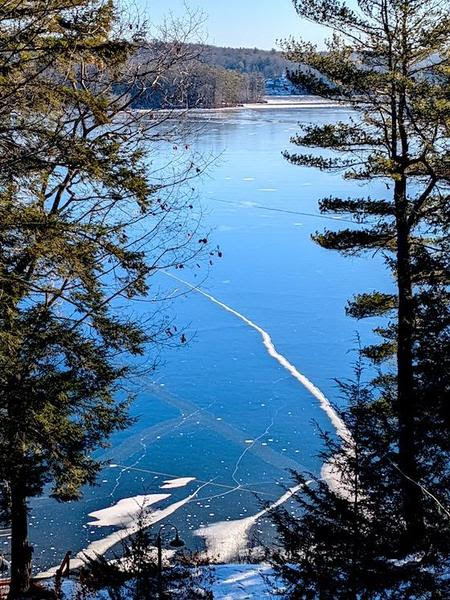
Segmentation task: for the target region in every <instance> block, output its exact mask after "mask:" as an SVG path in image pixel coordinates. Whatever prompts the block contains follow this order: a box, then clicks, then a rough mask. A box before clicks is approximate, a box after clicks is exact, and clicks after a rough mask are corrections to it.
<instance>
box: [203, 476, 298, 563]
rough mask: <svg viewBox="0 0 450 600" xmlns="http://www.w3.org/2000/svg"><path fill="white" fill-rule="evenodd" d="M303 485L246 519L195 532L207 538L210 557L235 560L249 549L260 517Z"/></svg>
mask: <svg viewBox="0 0 450 600" xmlns="http://www.w3.org/2000/svg"><path fill="white" fill-rule="evenodd" d="M302 487H303V486H302V485H298V486H296V487H294V488H292V489H290V490H288V491H287V492H286V493H285V494H283V496H281V498H279V499H278V500H277V501H276V502H274V503H273V504H271V505H270V506H269V507H268V508H265V509H263V510H261V511H259V512H258V513H256V514H255V515H251V516H250V517H246V518H244V519H237V520H236V521H220V522H218V523H213V524H211V525H207V526H206V527H201V528H200V529H197V530H196V531H195V532H194V533H195V535H197V536H199V537H201V538H203V539H204V540H205V544H206V549H207V554H208V556H209V558H210V559H212V560H213V561H216V562H227V561H230V560H233V559H235V558H236V557H238V556H239V555H240V554H242V553H244V552H245V551H246V550H247V544H248V535H249V532H250V529H251V528H252V527H253V526H254V525H255V524H256V522H257V521H258V519H260V518H261V517H263V516H264V515H265V514H267V513H268V512H269V511H270V510H272V509H274V508H277V507H278V506H281V505H282V504H284V503H285V502H287V501H288V500H289V499H290V498H291V497H292V496H293V495H294V494H296V493H297V492H298V491H300V490H301V489H302Z"/></svg>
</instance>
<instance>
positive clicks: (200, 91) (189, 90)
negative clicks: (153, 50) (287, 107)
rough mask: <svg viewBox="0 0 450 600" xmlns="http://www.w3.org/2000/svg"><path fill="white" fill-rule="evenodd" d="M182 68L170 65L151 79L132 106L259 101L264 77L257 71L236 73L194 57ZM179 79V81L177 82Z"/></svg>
mask: <svg viewBox="0 0 450 600" xmlns="http://www.w3.org/2000/svg"><path fill="white" fill-rule="evenodd" d="M183 69H184V72H183V73H181V72H180V70H179V69H173V70H171V71H170V72H168V73H166V74H165V76H164V78H161V79H160V80H159V81H158V82H157V84H156V85H155V84H154V81H153V79H152V80H151V81H150V82H149V84H150V85H146V87H145V90H144V92H143V93H141V94H139V95H138V96H137V97H136V99H135V101H134V102H133V108H140V109H144V108H219V107H223V106H237V105H239V104H243V103H246V102H262V101H263V99H264V94H265V80H264V77H263V76H262V75H261V74H260V73H256V72H255V73H240V72H237V71H232V70H229V69H225V68H223V67H216V66H211V65H208V64H205V63H202V62H200V61H199V60H194V61H192V62H191V64H190V65H189V66H188V68H187V72H186V65H183ZM180 81H181V82H182V84H181V85H180Z"/></svg>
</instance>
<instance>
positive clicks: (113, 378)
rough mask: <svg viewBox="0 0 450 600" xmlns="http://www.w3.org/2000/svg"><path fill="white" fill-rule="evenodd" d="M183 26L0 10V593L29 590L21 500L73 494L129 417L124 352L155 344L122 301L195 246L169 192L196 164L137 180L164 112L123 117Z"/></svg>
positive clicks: (23, 0)
mask: <svg viewBox="0 0 450 600" xmlns="http://www.w3.org/2000/svg"><path fill="white" fill-rule="evenodd" d="M192 26H193V23H188V27H187V28H186V29H183V30H179V31H173V32H170V36H169V37H168V38H167V39H162V40H157V41H155V42H150V43H147V42H145V40H144V39H143V37H142V35H143V33H142V31H141V29H140V28H139V27H137V28H136V27H135V25H134V24H133V23H131V24H130V25H128V24H127V23H123V22H121V20H120V19H119V15H118V13H117V11H116V9H115V7H114V5H113V4H112V3H111V2H101V1H97V0H50V1H48V2H45V3H43V2H34V1H28V0H14V2H12V1H11V2H9V1H7V2H4V3H2V6H1V7H0V60H1V65H0V68H1V75H0V150H1V152H0V296H1V306H0V415H1V422H2V428H1V431H0V482H1V487H0V490H1V496H2V497H1V506H2V508H3V509H4V511H6V512H7V514H8V518H9V519H10V522H11V530H12V532H11V564H12V566H11V589H10V594H9V597H10V598H11V599H15V598H19V597H22V596H23V595H24V594H26V593H28V591H29V590H30V585H31V582H30V575H31V552H32V549H31V547H30V545H29V541H28V499H29V498H30V497H33V496H38V495H40V494H42V493H43V492H44V489H45V491H46V493H47V491H48V492H49V493H50V494H51V495H52V496H53V497H55V498H56V499H58V500H60V501H66V500H73V499H77V498H79V497H80V494H81V488H82V486H83V485H85V484H91V483H93V482H94V481H95V478H96V474H97V473H98V471H99V469H100V468H101V466H102V465H101V463H100V462H99V461H97V460H95V459H93V458H92V453H93V451H94V450H95V449H97V448H99V447H103V446H104V445H105V444H106V443H107V439H108V437H109V435H110V434H111V433H112V432H113V431H116V430H118V429H122V428H124V427H126V426H127V424H128V423H129V422H130V420H129V417H128V405H129V402H130V401H131V399H132V398H131V397H130V396H129V394H128V393H127V392H126V389H125V388H124V382H125V380H126V379H127V377H129V376H130V375H131V374H132V372H133V363H135V364H137V362H136V359H133V360H132V358H133V357H139V356H141V357H142V359H141V361H140V364H139V368H140V369H147V368H151V366H152V362H151V360H150V359H149V358H147V354H148V346H149V345H153V346H155V345H158V344H160V343H163V342H164V341H165V340H166V339H167V335H168V334H167V331H168V328H169V327H170V324H169V323H167V322H165V321H164V320H161V319H159V318H158V316H157V312H156V316H155V315H152V314H148V315H145V316H144V317H143V318H142V319H138V318H137V317H136V316H135V315H133V314H132V313H131V312H130V314H129V315H128V314H127V312H126V310H124V308H123V303H125V304H126V303H127V302H129V300H131V299H133V298H137V297H145V296H147V295H148V294H149V291H150V286H149V277H150V276H152V275H154V274H155V273H157V272H158V271H159V270H160V269H163V268H167V267H170V266H177V267H179V266H180V265H183V264H184V262H185V261H186V260H189V258H190V257H192V256H196V255H197V254H198V252H199V251H200V249H201V248H203V247H204V246H205V241H206V240H205V239H204V238H203V237H202V239H201V240H200V242H199V241H198V235H196V227H197V226H198V225H197V224H196V219H193V221H192V228H191V227H190V225H189V223H190V222H191V221H190V219H189V217H188V213H189V211H190V210H191V209H192V205H191V199H190V190H191V187H190V186H187V188H186V187H183V182H188V181H189V180H190V179H191V178H192V177H194V176H196V175H197V174H198V173H199V172H200V171H201V167H200V166H199V165H198V164H197V163H196V162H195V160H193V158H192V157H191V156H188V155H186V158H185V160H184V159H183V158H182V157H180V158H179V159H177V163H175V164H174V165H173V169H172V173H173V175H172V176H170V177H167V178H164V177H162V175H161V170H160V169H158V168H157V167H155V173H154V174H153V172H152V163H151V161H150V160H149V158H148V153H149V151H150V150H151V148H152V144H153V148H154V149H159V148H161V146H162V144H163V143H164V141H165V140H169V141H170V140H171V139H172V138H171V136H170V134H169V133H168V132H167V131H165V130H164V118H165V117H163V118H162V119H158V118H153V119H152V118H146V116H145V115H141V114H139V113H136V112H133V111H130V110H129V107H130V105H131V104H132V102H133V101H134V100H135V98H136V97H137V95H139V94H143V93H144V92H145V91H146V87H148V86H149V85H152V82H153V84H155V83H156V82H157V81H158V79H159V78H160V77H161V76H162V75H163V74H164V73H165V72H166V71H167V70H168V69H170V68H172V67H173V66H174V65H176V64H178V63H179V62H181V61H183V60H185V59H186V45H185V44H184V42H185V37H186V35H188V34H190V33H192ZM143 46H145V47H146V57H147V58H146V61H141V62H139V63H137V62H136V61H135V60H134V57H135V55H136V51H137V49H138V48H139V49H142V47H143ZM151 76H152V77H153V79H152V78H151ZM118 83H120V92H119V93H118V92H117V84H118ZM161 121H163V122H161ZM172 143H173V142H171V144H172ZM183 147H184V146H183ZM186 154H188V151H187V150H186ZM177 190H178V193H177ZM153 299H154V300H155V299H156V298H155V296H153ZM172 335H173V334H172V332H170V336H171V337H172ZM119 397H120V398H123V400H118V399H117V398H119Z"/></svg>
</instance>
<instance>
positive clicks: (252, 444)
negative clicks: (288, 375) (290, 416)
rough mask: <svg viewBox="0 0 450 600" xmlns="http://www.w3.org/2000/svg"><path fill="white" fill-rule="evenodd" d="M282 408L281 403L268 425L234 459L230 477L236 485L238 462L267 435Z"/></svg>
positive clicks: (237, 483)
mask: <svg viewBox="0 0 450 600" xmlns="http://www.w3.org/2000/svg"><path fill="white" fill-rule="evenodd" d="M282 408H283V409H284V408H286V406H285V405H283V407H281V406H280V407H278V408H277V409H276V410H275V412H274V414H273V415H272V417H271V420H270V423H269V425H268V426H267V427H266V429H265V430H264V431H263V433H261V434H260V435H259V436H258V437H257V438H255V439H254V440H253V441H252V443H251V444H249V445H248V446H247V447H246V448H244V451H243V452H242V453H241V455H240V456H239V458H238V459H237V461H236V464H235V467H234V471H233V473H232V475H231V479H232V480H233V481H234V482H235V484H236V485H238V486H240V485H241V484H240V483H239V481H238V480H237V479H236V475H237V472H238V470H239V467H240V464H241V462H242V461H243V459H244V457H245V455H246V454H247V453H248V452H250V451H251V450H252V448H254V447H255V446H256V444H257V443H258V442H259V440H261V439H263V438H264V437H265V436H266V435H269V432H270V430H271V429H272V427H273V426H274V424H275V419H276V418H277V416H278V415H279V413H280V411H281V410H282Z"/></svg>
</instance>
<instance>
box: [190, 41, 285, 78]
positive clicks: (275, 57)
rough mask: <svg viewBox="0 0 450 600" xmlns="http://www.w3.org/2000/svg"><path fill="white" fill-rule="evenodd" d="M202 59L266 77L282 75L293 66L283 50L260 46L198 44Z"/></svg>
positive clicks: (212, 63) (218, 65) (209, 62)
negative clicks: (261, 47)
mask: <svg viewBox="0 0 450 600" xmlns="http://www.w3.org/2000/svg"><path fill="white" fill-rule="evenodd" d="M197 48H198V50H199V51H200V53H201V60H202V61H203V62H205V63H207V64H209V65H212V66H216V67H223V68H224V69H230V70H232V71H239V72H240V73H260V74H261V75H262V76H263V77H264V79H275V78H277V77H282V76H284V75H285V74H286V71H287V70H288V69H289V68H291V67H292V63H291V62H290V61H288V60H287V59H286V58H285V57H284V55H283V54H282V53H281V52H277V51H276V50H259V49H258V48H224V47H221V46H206V45H205V46H197Z"/></svg>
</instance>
